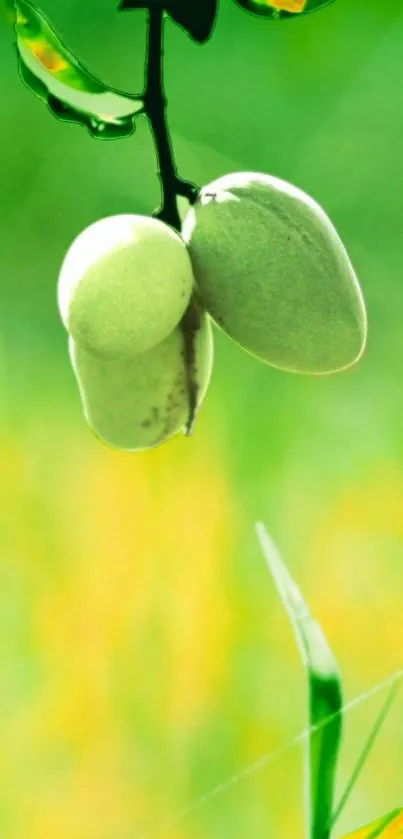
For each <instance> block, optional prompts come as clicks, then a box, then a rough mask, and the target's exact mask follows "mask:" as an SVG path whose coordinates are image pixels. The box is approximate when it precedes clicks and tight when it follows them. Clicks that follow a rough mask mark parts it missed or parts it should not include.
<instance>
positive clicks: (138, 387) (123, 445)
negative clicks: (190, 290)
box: [69, 307, 213, 451]
mask: <svg viewBox="0 0 403 839" xmlns="http://www.w3.org/2000/svg"><path fill="white" fill-rule="evenodd" d="M195 313H196V316H195ZM191 320H192V322H191V328H190V330H189V329H188V327H187V326H186V324H185V323H182V324H181V325H179V326H177V327H176V328H175V329H174V330H173V331H172V332H171V333H170V335H168V337H167V338H165V339H164V341H162V342H161V343H160V344H158V345H157V346H156V347H153V348H152V349H151V350H148V351H147V352H145V353H142V354H141V355H138V356H135V357H134V358H131V359H124V360H120V361H105V360H104V359H100V358H97V357H96V356H94V355H93V353H88V352H87V350H86V349H85V348H84V347H83V346H81V344H79V343H77V342H76V341H74V340H73V338H70V339H69V351H70V358H71V362H72V366H73V370H74V373H75V376H76V379H77V382H78V386H79V390H80V395H81V401H82V406H83V410H84V414H85V418H86V420H87V422H88V424H89V426H90V427H91V429H92V430H93V432H94V433H95V434H96V436H97V437H99V438H100V439H101V440H102V441H103V442H104V443H107V444H108V445H109V446H112V447H113V448H118V449H123V450H126V451H136V450H139V449H148V448H152V447H154V446H157V445H159V444H160V443H163V442H165V440H168V439H169V438H170V437H172V436H173V435H174V434H178V433H179V432H184V433H186V432H187V431H189V426H190V425H191V424H192V422H193V420H194V415H195V413H196V411H197V410H198V409H199V408H200V405H201V403H202V401H203V398H204V396H205V394H206V391H207V387H208V384H209V381H210V376H211V372H212V365H213V337H212V328H211V321H210V318H209V317H208V315H207V314H206V313H204V312H201V311H200V310H199V309H198V308H197V309H195V308H194V307H193V316H192V319H191Z"/></svg>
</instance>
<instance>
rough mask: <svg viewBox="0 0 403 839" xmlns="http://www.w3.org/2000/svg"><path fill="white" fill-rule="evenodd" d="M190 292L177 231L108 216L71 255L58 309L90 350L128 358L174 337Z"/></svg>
mask: <svg viewBox="0 0 403 839" xmlns="http://www.w3.org/2000/svg"><path fill="white" fill-rule="evenodd" d="M192 287H193V275H192V268H191V263H190V259H189V255H188V253H187V250H186V247H185V245H184V242H183V241H182V239H181V237H180V235H179V234H178V233H177V232H176V231H175V230H173V229H172V228H171V227H169V226H168V225H167V224H164V223H163V222H162V221H159V220H158V219H155V218H152V217H149V216H141V215H131V214H127V215H116V216H109V217H107V218H103V219H101V220H100V221H97V222H95V223H94V224H91V225H90V226H89V227H87V228H86V229H85V230H83V232H82V233H80V234H79V236H77V238H76V239H75V240H74V242H73V244H72V245H71V247H70V249H69V250H68V252H67V255H66V257H65V259H64V262H63V265H62V267H61V271H60V275H59V282H58V303H59V310H60V314H61V317H62V320H63V322H64V325H65V327H66V329H67V331H68V332H69V334H70V335H71V337H72V338H73V339H74V340H75V341H77V342H78V343H79V344H80V346H82V347H83V348H84V349H86V350H87V351H88V352H91V353H93V354H94V355H96V356H97V357H98V358H101V359H104V360H123V359H132V358H133V356H135V355H138V354H140V353H143V352H146V351H147V350H149V349H151V347H154V346H156V345H157V344H159V343H160V342H161V341H162V340H163V339H164V338H166V337H167V335H169V333H170V332H172V330H173V329H174V328H175V327H176V325H177V324H178V323H179V321H180V319H181V317H182V315H183V314H184V312H185V310H186V308H187V305H188V303H189V300H190V296H191V293H192Z"/></svg>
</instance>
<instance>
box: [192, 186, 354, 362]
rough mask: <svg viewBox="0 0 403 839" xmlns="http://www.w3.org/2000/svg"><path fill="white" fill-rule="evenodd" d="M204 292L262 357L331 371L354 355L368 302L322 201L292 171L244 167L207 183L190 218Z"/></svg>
mask: <svg viewBox="0 0 403 839" xmlns="http://www.w3.org/2000/svg"><path fill="white" fill-rule="evenodd" d="M182 236H183V238H184V240H185V241H186V243H187V245H188V248H189V253H190V257H191V261H192V266H193V273H194V276H195V280H196V287H197V292H198V295H199V298H200V300H201V302H202V304H203V305H204V306H205V308H206V309H207V311H208V312H209V313H210V315H211V316H212V318H213V319H214V320H215V322H216V323H217V324H218V325H219V326H220V327H221V328H222V329H223V330H224V332H226V333H227V334H228V335H229V336H230V337H231V338H232V339H233V340H234V341H236V342H237V343H238V344H240V345H241V346H242V347H243V348H244V349H246V350H247V351H248V352H250V353H251V354H252V355H254V356H256V357H257V358H259V359H260V360H262V361H264V362H266V363H268V364H271V365H273V366H274V367H278V368H280V369H283V370H288V371H292V372H298V373H309V374H315V375H323V374H327V373H333V372H337V371H339V370H342V369H344V368H346V367H349V366H351V365H352V364H354V363H355V362H356V361H358V359H359V358H360V356H361V355H362V353H363V351H364V348H365V343H366V333H367V319H366V311H365V304H364V300H363V296H362V293H361V289H360V286H359V283H358V280H357V278H356V276H355V273H354V269H353V267H352V265H351V263H350V260H349V258H348V255H347V253H346V250H345V248H344V245H343V243H342V241H341V239H340V237H339V236H338V234H337V232H336V230H335V228H334V227H333V225H332V223H331V222H330V220H329V218H328V217H327V215H326V214H325V212H324V211H323V210H322V208H321V207H320V206H319V205H318V204H317V203H316V202H315V201H314V200H313V199H312V198H310V197H309V196H308V195H306V194H305V193H304V192H302V191H301V190H300V189H298V188H297V187H294V186H292V185H291V184H289V183H287V182H286V181H282V180H280V179H279V178H274V177H271V176H270V175H265V174H260V173H256V172H235V173H231V174H229V175H225V176H223V177H221V178H218V179H217V180H215V181H213V182H212V183H210V184H208V185H206V186H204V187H203V188H202V190H201V192H200V195H199V198H198V200H197V202H196V204H195V205H194V206H193V207H192V209H191V210H190V211H189V212H188V213H187V215H186V216H185V219H184V221H183V226H182Z"/></svg>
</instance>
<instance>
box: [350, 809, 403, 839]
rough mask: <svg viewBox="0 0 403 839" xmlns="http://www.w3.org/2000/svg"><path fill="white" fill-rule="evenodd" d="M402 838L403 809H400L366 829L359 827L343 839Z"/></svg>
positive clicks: (366, 826)
mask: <svg viewBox="0 0 403 839" xmlns="http://www.w3.org/2000/svg"><path fill="white" fill-rule="evenodd" d="M402 836H403V807H398V808H396V810H392V812H391V813H388V814H387V815H386V816H382V817H381V818H380V819H376V821H374V822H371V823H370V824H367V825H365V827H359V828H358V830H354V831H353V833H349V834H348V835H347V836H344V837H343V839H378V837H379V839H401V837H402Z"/></svg>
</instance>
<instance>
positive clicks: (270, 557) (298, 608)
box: [256, 522, 342, 839]
mask: <svg viewBox="0 0 403 839" xmlns="http://www.w3.org/2000/svg"><path fill="white" fill-rule="evenodd" d="M256 533H257V537H258V539H259V542H260V546H261V549H262V552H263V555H264V557H265V559H266V562H267V565H268V567H269V570H270V572H271V574H272V577H273V579H274V582H275V585H276V587H277V590H278V592H279V595H280V597H281V600H282V602H283V605H284V608H285V610H286V612H287V614H288V617H289V619H290V622H291V625H292V627H293V630H294V634H295V637H296V641H297V644H298V647H299V650H300V654H301V658H302V662H303V665H304V669H305V672H306V676H307V681H308V690H309V724H310V727H311V732H310V736H309V739H308V746H307V755H306V805H307V832H308V836H309V839H328V837H329V835H330V825H331V818H332V813H333V797H334V785H335V776H336V768H337V761H338V756H339V749H340V743H341V722H342V717H341V713H340V712H341V707H342V691H341V677H340V673H339V669H338V666H337V663H336V660H335V658H334V656H333V653H332V651H331V649H330V647H329V645H328V643H327V641H326V638H325V636H324V634H323V632H322V630H321V628H320V626H319V625H318V623H317V622H316V621H315V620H314V619H313V618H312V616H311V614H310V612H309V609H308V607H307V605H306V603H305V601H304V599H303V597H302V595H301V593H300V591H299V589H298V587H297V585H296V584H295V582H294V580H293V579H292V577H291V576H290V574H289V572H288V570H287V568H286V566H285V565H284V562H283V560H282V559H281V557H280V555H279V554H278V552H277V549H276V547H275V545H274V544H273V542H272V541H271V539H270V537H269V535H268V533H267V531H266V528H265V527H264V525H263V524H261V523H260V522H259V523H258V524H257V525H256ZM325 720H327V724H326V725H324V724H323V723H324V721H325Z"/></svg>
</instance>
